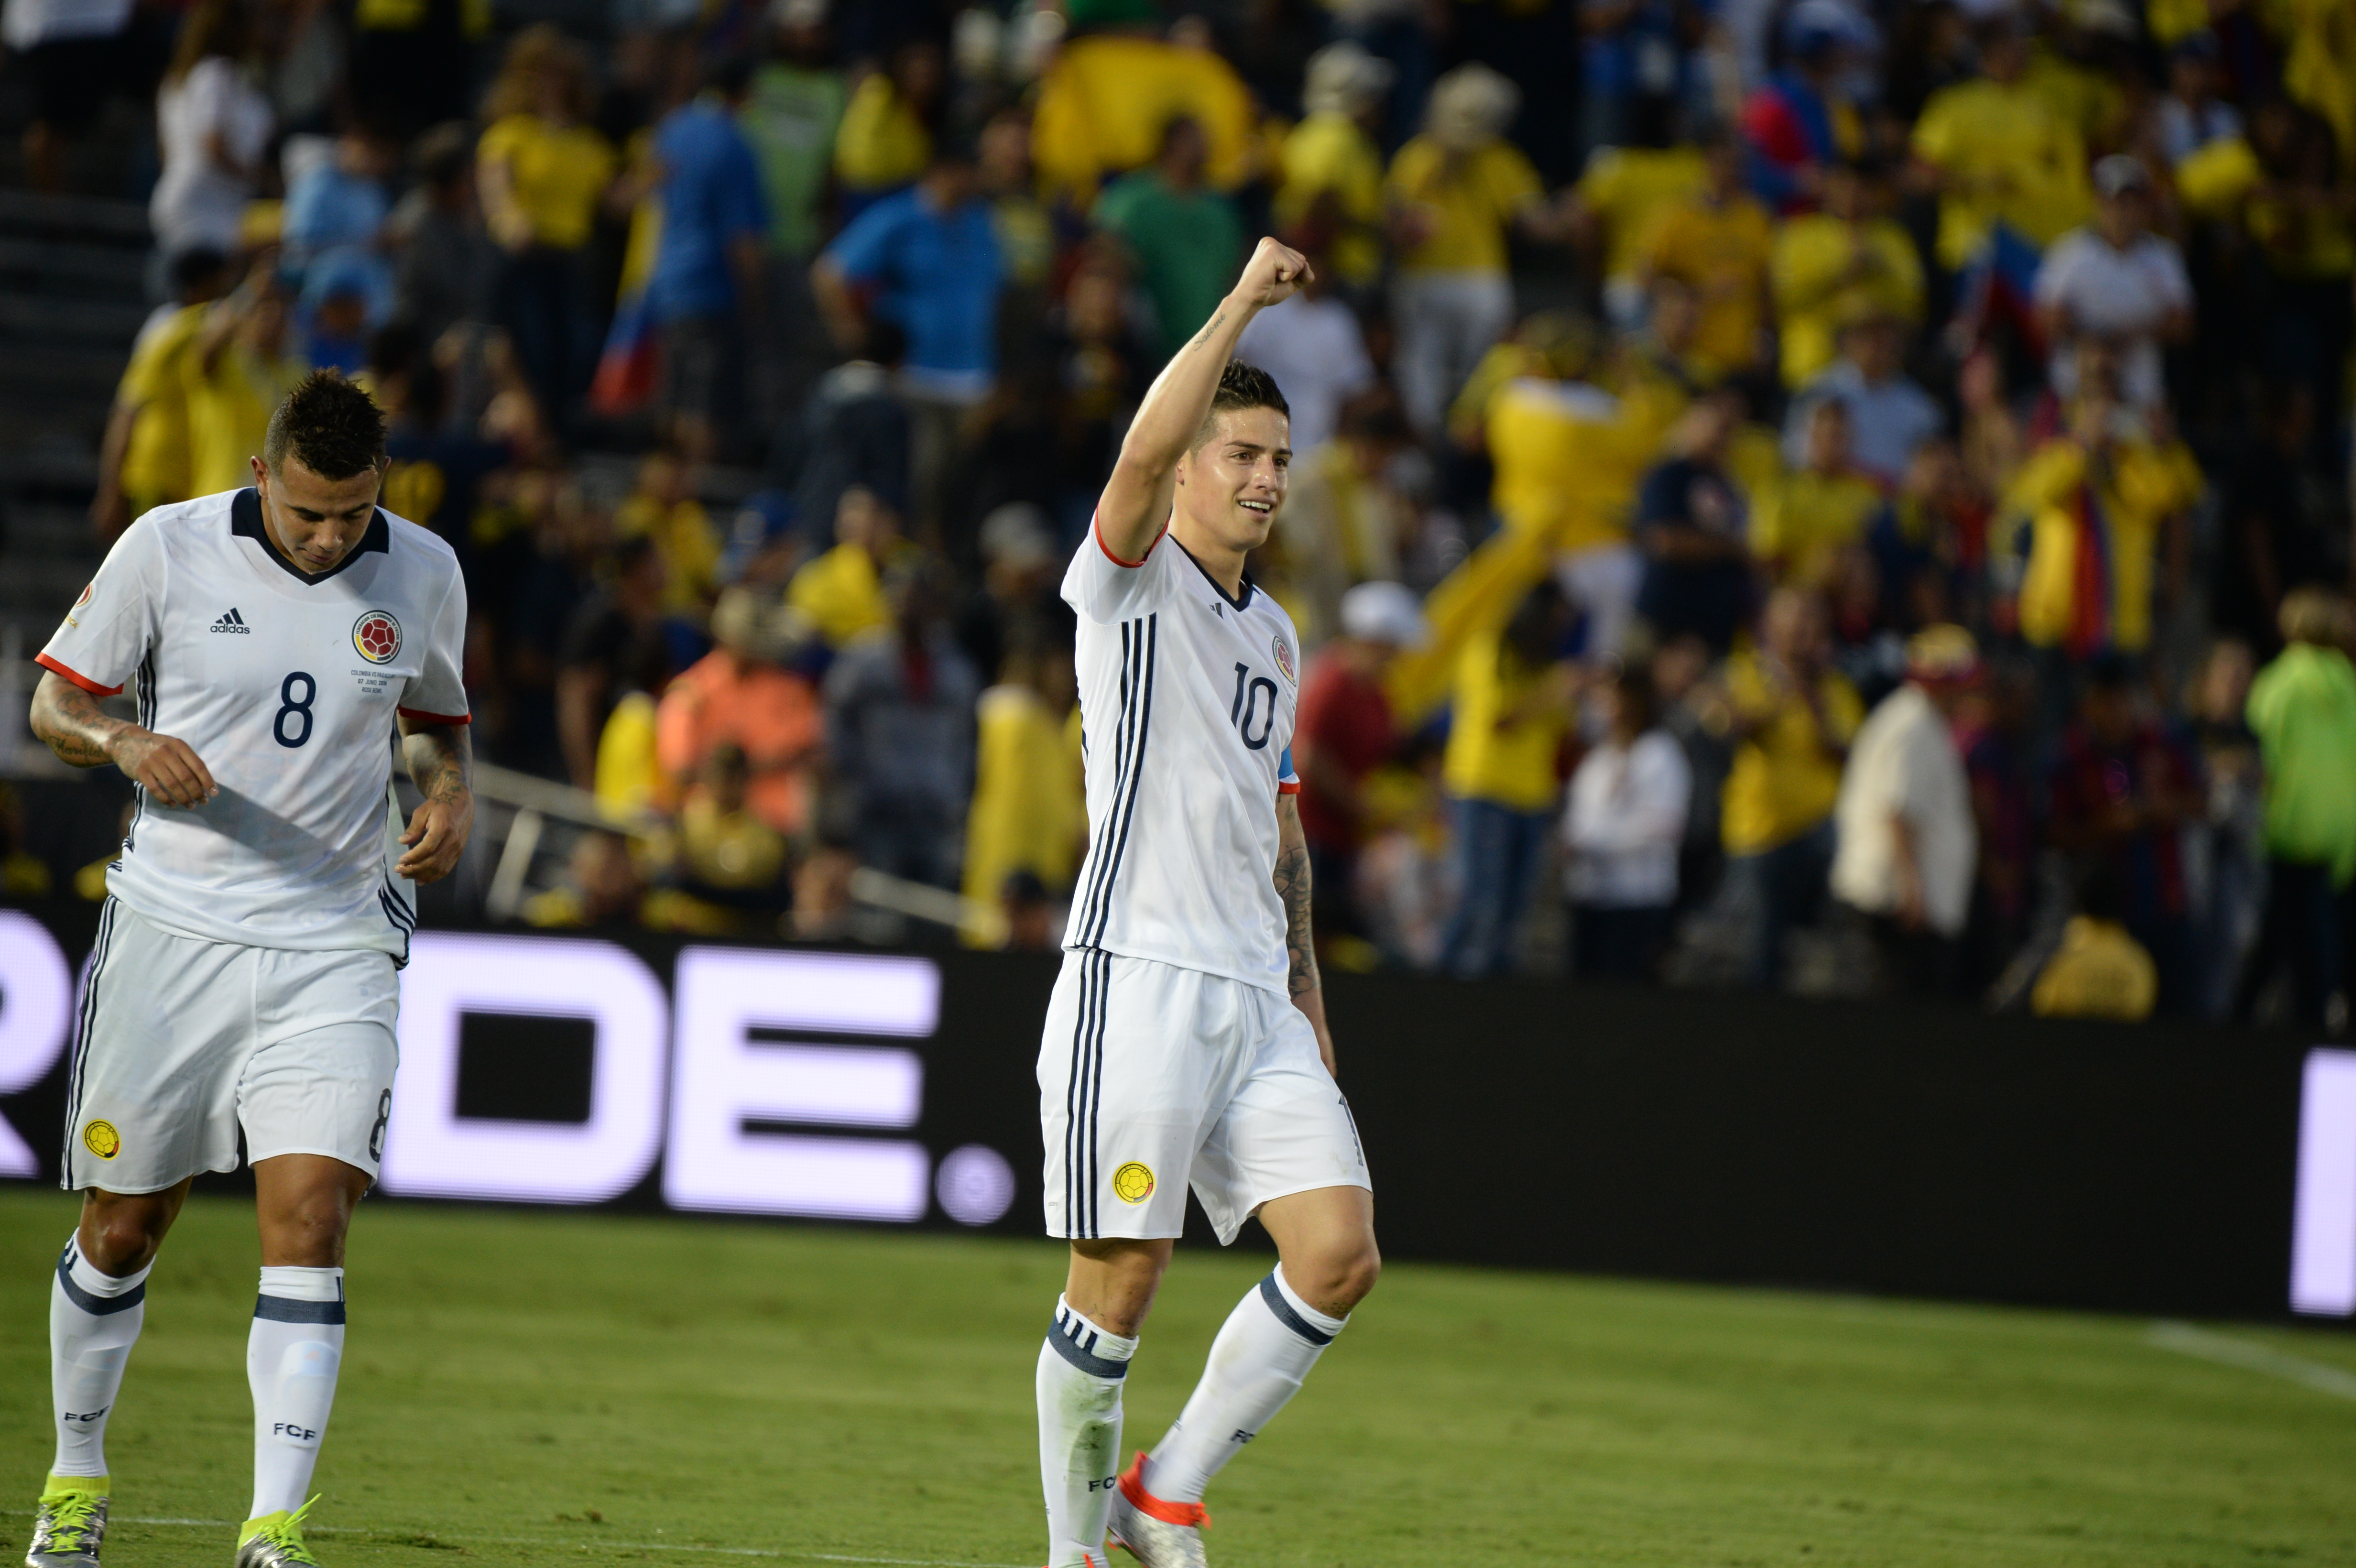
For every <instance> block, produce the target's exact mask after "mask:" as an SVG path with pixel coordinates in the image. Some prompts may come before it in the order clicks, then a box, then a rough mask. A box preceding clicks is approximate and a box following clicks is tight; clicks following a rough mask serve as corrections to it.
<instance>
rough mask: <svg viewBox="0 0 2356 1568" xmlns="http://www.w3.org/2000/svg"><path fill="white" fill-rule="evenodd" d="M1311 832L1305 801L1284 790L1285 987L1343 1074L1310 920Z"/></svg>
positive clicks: (1279, 863)
mask: <svg viewBox="0 0 2356 1568" xmlns="http://www.w3.org/2000/svg"><path fill="white" fill-rule="evenodd" d="M1309 889H1310V884H1309V836H1308V835H1307V834H1306V833H1304V832H1303V831H1302V830H1301V802H1300V801H1299V799H1298V798H1297V797H1295V796H1292V795H1279V796H1277V800H1276V896H1277V898H1278V899H1279V900H1280V901H1281V902H1282V903H1283V905H1284V954H1285V959H1286V963H1287V968H1288V971H1289V973H1288V974H1287V975H1286V976H1285V987H1286V989H1288V990H1289V991H1290V992H1291V993H1292V1005H1293V1006H1294V1007H1296V1008H1300V1009H1301V1012H1302V1013H1304V1014H1306V1015H1307V1016H1308V1019H1309V1025H1310V1028H1312V1029H1314V1030H1315V1031H1316V1033H1317V1053H1318V1054H1319V1055H1320V1056H1322V1057H1323V1058H1324V1059H1325V1071H1326V1072H1331V1073H1333V1074H1334V1075H1335V1076H1336V1077H1339V1076H1340V1075H1341V1069H1340V1068H1339V1066H1338V1065H1337V1064H1336V1063H1335V1061H1334V1060H1333V1033H1332V1031H1331V1030H1329V1029H1327V1028H1326V1027H1325V981H1324V977H1323V976H1321V975H1320V974H1319V973H1318V972H1317V944H1316V938H1315V935H1314V933H1313V932H1312V929H1311V927H1310V923H1309Z"/></svg>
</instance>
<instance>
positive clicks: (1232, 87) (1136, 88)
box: [1031, 33, 1260, 208]
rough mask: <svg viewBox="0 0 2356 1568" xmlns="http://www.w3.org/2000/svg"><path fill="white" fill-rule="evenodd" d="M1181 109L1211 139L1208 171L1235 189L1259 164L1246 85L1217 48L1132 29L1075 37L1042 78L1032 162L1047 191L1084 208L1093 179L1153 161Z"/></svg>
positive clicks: (1217, 183) (1223, 186)
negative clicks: (1183, 44) (1176, 42)
mask: <svg viewBox="0 0 2356 1568" xmlns="http://www.w3.org/2000/svg"><path fill="white" fill-rule="evenodd" d="M1180 114H1184V115H1187V116H1190V117H1191V118H1192V119H1193V120H1194V123H1196V124H1198V125H1200V126H1202V128H1203V134H1204V136H1205V139H1206V140H1207V141H1208V142H1209V143H1210V162H1209V164H1208V165H1207V166H1206V167H1205V177H1206V178H1208V180H1209V181H1210V183H1211V184H1212V185H1213V186H1214V187H1216V188H1218V189H1220V190H1233V189H1235V188H1236V187H1237V186H1240V185H1242V184H1243V183H1244V182H1245V181H1246V180H1248V179H1249V178H1250V177H1251V176H1252V175H1253V174H1254V173H1256V172H1257V165H1258V160H1259V156H1260V148H1259V145H1258V142H1257V141H1256V139H1255V138H1254V136H1253V127H1254V125H1255V123H1256V122H1257V120H1258V112H1257V111H1256V110H1255V108H1254V107H1253V103H1252V95H1251V90H1250V89H1249V88H1248V87H1246V86H1245V85H1244V80H1243V78H1241V77H1240V76H1237V74H1236V69H1235V67H1233V66H1231V65H1229V64H1228V63H1227V62H1226V60H1225V59H1221V58H1220V57H1219V56H1218V55H1217V54H1215V53H1214V52H1213V51H1211V50H1209V49H1192V48H1180V47H1179V46H1177V45H1174V44H1169V43H1164V42H1163V41H1162V40H1161V39H1159V38H1151V37H1142V36H1140V35H1137V34H1131V33H1097V34H1091V35H1089V36H1087V37H1079V38H1075V39H1073V40H1072V41H1071V42H1069V43H1067V44H1066V45H1065V46H1064V47H1063V48H1060V49H1058V50H1057V51H1056V53H1055V62H1054V63H1053V64H1051V65H1050V66H1048V68H1047V74H1046V75H1045V76H1044V78H1042V79H1041V80H1040V83H1039V98H1038V103H1037V107H1036V108H1035V109H1034V110H1033V112H1032V116H1031V162H1032V165H1033V167H1034V168H1036V169H1037V170H1038V172H1039V183H1040V185H1041V186H1042V187H1043V188H1044V190H1045V191H1047V192H1048V193H1050V194H1052V195H1055V196H1060V197H1067V198H1068V199H1070V200H1072V201H1073V202H1075V203H1076V204H1078V205H1079V206H1081V207H1084V208H1085V207H1086V206H1087V205H1088V204H1089V203H1090V202H1093V201H1094V200H1095V199H1096V195H1097V187H1098V184H1099V183H1101V182H1102V181H1104V180H1106V179H1108V178H1109V177H1111V176H1114V175H1117V174H1119V173H1120V172H1122V171H1123V170H1125V169H1133V168H1136V167H1138V166H1139V165H1143V164H1148V163H1151V162H1152V161H1153V155H1154V154H1155V153H1156V152H1157V151H1159V150H1160V148H1161V144H1162V132H1163V130H1164V129H1165V128H1167V126H1168V125H1169V123H1170V122H1171V120H1172V119H1173V117H1175V116H1177V115H1180Z"/></svg>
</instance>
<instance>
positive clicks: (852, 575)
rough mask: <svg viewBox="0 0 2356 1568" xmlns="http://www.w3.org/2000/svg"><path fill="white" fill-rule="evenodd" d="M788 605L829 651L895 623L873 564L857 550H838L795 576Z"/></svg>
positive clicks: (842, 546) (851, 547)
mask: <svg viewBox="0 0 2356 1568" xmlns="http://www.w3.org/2000/svg"><path fill="white" fill-rule="evenodd" d="M786 603H787V604H790V605H791V606H793V607H794V608H795V609H797V610H799V611H800V612H801V613H803V614H805V615H808V616H809V618H810V620H811V621H812V622H814V623H815V624H817V626H818V631H819V636H820V637H823V638H824V639H825V640H826V645H827V646H828V647H830V648H839V647H841V646H842V645H843V644H845V643H847V642H849V641H851V638H853V637H855V636H857V635H859V634H860V633H862V632H864V631H866V630H867V629H868V628H869V627H871V626H881V625H884V624H888V623H889V622H890V621H891V619H892V612H891V610H890V608H889V607H888V606H887V605H885V603H883V579H882V578H880V577H879V576H878V575H877V574H876V571H875V560H874V558H873V557H872V556H870V555H869V554H868V553H867V551H866V550H864V549H862V548H860V547H859V546H858V545H855V544H839V545H837V546H835V547H834V548H833V549H830V550H829V551H827V552H826V553H825V554H824V555H822V556H819V558H818V559H817V560H813V561H811V562H810V563H809V565H807V566H805V567H803V568H802V569H801V570H800V571H797V572H795V573H794V578H793V581H791V582H789V583H787V585H786Z"/></svg>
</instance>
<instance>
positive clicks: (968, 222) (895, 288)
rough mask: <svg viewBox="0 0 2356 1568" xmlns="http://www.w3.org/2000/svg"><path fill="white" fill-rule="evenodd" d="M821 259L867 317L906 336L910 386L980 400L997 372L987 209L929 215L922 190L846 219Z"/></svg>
mask: <svg viewBox="0 0 2356 1568" xmlns="http://www.w3.org/2000/svg"><path fill="white" fill-rule="evenodd" d="M827 254H828V255H829V256H830V257H831V258H832V259H833V261H834V264H835V265H836V266H838V267H840V268H841V270H842V274H843V276H844V277H846V278H848V279H849V280H850V281H851V283H858V284H862V285H864V286H867V287H870V288H873V289H874V290H875V291H876V300H875V310H876V313H877V314H878V315H882V316H883V318H884V319H885V320H886V321H890V322H893V323H894V324H896V325H898V326H899V328H900V330H901V331H902V332H904V333H905V334H906V335H907V339H908V357H907V363H906V368H905V375H906V377H907V379H909V380H910V381H911V382H912V383H914V384H915V385H916V386H917V387H918V388H920V389H927V390H933V391H937V392H940V393H942V394H944V395H946V396H951V397H977V398H978V397H980V395H981V394H983V393H984V392H987V391H988V390H989V389H990V383H991V379H992V378H993V377H994V376H995V375H996V374H997V372H998V291H999V286H1000V284H1001V283H1002V282H1003V280H1004V277H1005V263H1004V261H1003V260H1002V259H1001V256H1000V254H999V250H998V235H997V231H996V230H995V229H993V228H992V227H991V221H990V208H988V207H987V206H986V205H984V204H983V203H981V202H980V201H969V202H967V203H965V204H964V205H963V206H961V207H958V208H953V209H951V210H950V211H948V212H941V211H937V210H936V209H935V208H934V207H933V205H932V202H931V200H930V198H929V197H926V194H925V189H924V187H922V186H918V187H916V188H915V189H912V190H904V191H901V192H900V193H898V194H897V195H895V196H888V197H884V198H883V200H881V201H879V202H877V203H876V204H875V205H874V206H873V207H871V208H868V209H867V210H866V211H864V212H862V213H861V214H860V215H859V216H858V217H857V218H856V219H852V220H851V227H850V228H848V229H844V230H843V231H842V233H841V236H840V237H839V238H837V239H836V240H835V242H834V243H833V244H832V245H831V246H830V247H828V250H827Z"/></svg>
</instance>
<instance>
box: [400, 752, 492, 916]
mask: <svg viewBox="0 0 2356 1568" xmlns="http://www.w3.org/2000/svg"><path fill="white" fill-rule="evenodd" d="M401 734H402V741H401V754H402V759H403V760H404V761H406V762H407V763H409V777H410V779H411V781H412V783H414V784H416V785H417V792H418V793H419V794H420V795H423V796H424V797H425V799H424V801H423V803H422V804H421V805H419V806H418V808H417V810H416V811H415V812H414V813H412V815H411V816H410V818H409V830H408V831H407V832H406V833H403V834H402V836H401V841H402V844H404V845H406V846H407V847H408V853H406V854H404V855H403V856H402V858H401V859H400V860H399V861H398V862H397V863H396V864H395V865H394V866H393V869H394V870H396V871H398V872H400V873H401V874H402V876H404V877H406V878H408V879H409V880H411V881H412V882H438V881H440V880H442V879H443V878H444V877H446V876H448V875H449V874H450V873H451V872H452V871H454V870H455V869H457V866H458V857H459V856H460V855H462V854H464V853H465V852H466V837H467V836H468V835H469V834H471V833H472V832H473V831H474V830H475V787H474V772H475V758H474V748H473V744H472V742H471V741H468V739H467V731H466V725H464V724H434V723H430V722H426V721H423V720H410V719H403V720H402V721H401Z"/></svg>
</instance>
